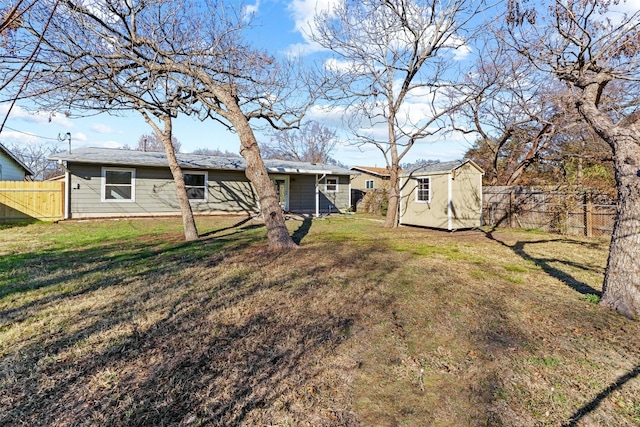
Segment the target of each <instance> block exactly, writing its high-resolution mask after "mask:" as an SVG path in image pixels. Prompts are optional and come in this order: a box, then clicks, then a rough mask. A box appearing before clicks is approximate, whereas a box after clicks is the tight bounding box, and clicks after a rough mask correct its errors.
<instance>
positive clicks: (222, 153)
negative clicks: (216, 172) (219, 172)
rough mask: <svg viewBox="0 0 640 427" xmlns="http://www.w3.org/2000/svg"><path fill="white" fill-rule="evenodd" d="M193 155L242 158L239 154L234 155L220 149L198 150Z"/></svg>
mask: <svg viewBox="0 0 640 427" xmlns="http://www.w3.org/2000/svg"><path fill="white" fill-rule="evenodd" d="M191 153H192V154H200V155H202V156H218V157H240V155H239V154H238V153H233V152H231V151H228V150H224V151H222V150H221V149H219V148H196V149H195V150H193V151H192V152H191Z"/></svg>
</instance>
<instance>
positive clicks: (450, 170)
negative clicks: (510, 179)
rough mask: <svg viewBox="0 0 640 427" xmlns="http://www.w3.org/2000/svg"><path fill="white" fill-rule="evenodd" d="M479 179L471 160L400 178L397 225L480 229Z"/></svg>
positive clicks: (420, 169)
mask: <svg viewBox="0 0 640 427" xmlns="http://www.w3.org/2000/svg"><path fill="white" fill-rule="evenodd" d="M482 175H484V171H483V170H482V169H481V168H480V167H479V166H478V165H476V164H475V163H474V162H473V161H471V160H465V161H460V160H457V161H452V162H442V163H434V164H429V165H424V166H419V167H416V168H414V169H411V170H408V171H405V172H403V173H401V174H400V212H399V213H400V215H399V217H400V218H399V219H400V224H402V225H417V226H422V227H430V228H440V229H446V230H456V229H462V228H473V227H479V226H480V225H481V217H482Z"/></svg>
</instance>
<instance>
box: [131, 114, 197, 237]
mask: <svg viewBox="0 0 640 427" xmlns="http://www.w3.org/2000/svg"><path fill="white" fill-rule="evenodd" d="M142 115H143V116H144V118H145V120H146V121H147V123H149V125H151V127H152V128H153V130H154V131H155V133H156V135H158V137H159V138H160V140H161V141H162V145H163V146H164V151H165V153H166V154H167V161H168V162H169V170H171V175H172V176H173V182H174V184H175V186H176V197H177V199H178V204H179V206H180V213H181V214H182V225H183V228H184V238H185V240H186V241H188V242H190V241H194V240H198V238H199V236H198V229H197V228H196V221H195V219H194V217H193V211H192V210H191V203H190V202H189V197H188V196H187V187H186V185H185V183H184V175H183V174H182V169H181V168H180V165H179V164H178V159H177V158H176V152H175V148H174V147H173V144H172V143H171V136H172V129H173V128H172V121H171V117H169V116H165V117H162V121H163V122H164V130H161V129H160V128H159V127H158V125H156V123H155V122H154V121H153V120H151V118H150V117H149V116H148V115H147V114H146V113H142Z"/></svg>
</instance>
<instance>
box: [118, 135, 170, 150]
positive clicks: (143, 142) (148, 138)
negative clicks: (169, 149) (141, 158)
mask: <svg viewBox="0 0 640 427" xmlns="http://www.w3.org/2000/svg"><path fill="white" fill-rule="evenodd" d="M171 145H173V150H174V151H175V152H176V153H179V152H180V148H181V147H182V143H181V142H180V141H178V138H176V137H175V136H172V137H171ZM124 149H125V150H130V149H131V147H129V146H127V145H125V146H124ZM133 149H134V150H138V151H164V144H163V143H162V140H160V139H158V136H157V135H156V134H155V133H145V134H143V135H141V136H140V138H139V139H138V145H136V146H135V148H133Z"/></svg>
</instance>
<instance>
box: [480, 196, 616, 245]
mask: <svg viewBox="0 0 640 427" xmlns="http://www.w3.org/2000/svg"><path fill="white" fill-rule="evenodd" d="M482 199H483V200H482V207H483V209H482V221H483V222H482V223H483V224H484V225H489V226H493V227H512V228H537V229H541V230H546V231H551V232H555V233H562V234H572V235H584V236H588V237H594V236H608V235H610V234H611V233H612V231H613V224H614V221H615V215H616V206H615V204H612V202H611V201H610V200H608V199H607V198H603V197H600V196H598V195H594V194H590V193H588V192H584V191H566V190H557V189H549V188H539V187H514V186H512V187H486V186H485V187H484V188H483V197H482Z"/></svg>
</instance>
